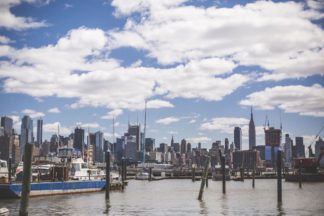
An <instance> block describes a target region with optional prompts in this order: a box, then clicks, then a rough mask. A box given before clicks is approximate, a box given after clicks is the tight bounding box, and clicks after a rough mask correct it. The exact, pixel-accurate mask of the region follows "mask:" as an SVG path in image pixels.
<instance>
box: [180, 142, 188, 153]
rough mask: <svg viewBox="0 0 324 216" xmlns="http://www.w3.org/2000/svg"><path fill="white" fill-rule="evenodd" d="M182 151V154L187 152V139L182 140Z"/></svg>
mask: <svg viewBox="0 0 324 216" xmlns="http://www.w3.org/2000/svg"><path fill="white" fill-rule="evenodd" d="M180 153H181V154H186V153H187V141H186V140H185V139H182V140H181V145H180Z"/></svg>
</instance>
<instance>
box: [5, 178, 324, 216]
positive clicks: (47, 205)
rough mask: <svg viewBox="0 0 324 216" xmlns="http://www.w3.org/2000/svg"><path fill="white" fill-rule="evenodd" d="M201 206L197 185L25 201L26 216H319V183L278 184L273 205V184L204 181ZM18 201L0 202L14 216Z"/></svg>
mask: <svg viewBox="0 0 324 216" xmlns="http://www.w3.org/2000/svg"><path fill="white" fill-rule="evenodd" d="M208 186H209V187H208V188H205V191H204V194H203V201H198V200H197V197H198V193H199V188H200V181H196V182H192V181H191V180H161V181H153V182H147V181H136V180H131V181H129V183H128V186H127V187H126V189H125V191H124V192H117V191H115V192H111V193H110V201H109V202H106V200H105V193H104V192H98V193H85V194H75V195H56V196H48V197H33V198H30V206H29V215H30V216H34V215H36V216H43V215H92V216H94V215H141V216H142V215H161V216H162V215H177V216H178V215H186V216H191V215H324V183H304V184H303V187H302V189H299V188H298V183H288V182H284V181H283V197H282V198H283V203H282V205H281V206H278V205H277V182H276V180H275V179H271V180H266V179H262V180H261V179H260V180H256V183H255V188H254V189H252V182H251V180H245V181H244V182H235V181H229V182H226V195H223V194H222V182H218V181H217V182H216V181H209V185H208ZM19 205H20V200H0V208H1V207H6V208H8V209H9V210H10V215H18V212H19Z"/></svg>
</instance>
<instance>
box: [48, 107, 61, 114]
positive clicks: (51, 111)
mask: <svg viewBox="0 0 324 216" xmlns="http://www.w3.org/2000/svg"><path fill="white" fill-rule="evenodd" d="M47 112H49V113H60V112H61V110H60V109H59V108H57V107H53V108H51V109H49V110H48V111H47Z"/></svg>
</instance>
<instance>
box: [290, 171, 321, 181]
mask: <svg viewBox="0 0 324 216" xmlns="http://www.w3.org/2000/svg"><path fill="white" fill-rule="evenodd" d="M285 180H286V181H287V182H298V181H299V176H298V174H286V175H285ZM301 180H302V182H324V175H323V174H317V173H314V174H302V175H301Z"/></svg>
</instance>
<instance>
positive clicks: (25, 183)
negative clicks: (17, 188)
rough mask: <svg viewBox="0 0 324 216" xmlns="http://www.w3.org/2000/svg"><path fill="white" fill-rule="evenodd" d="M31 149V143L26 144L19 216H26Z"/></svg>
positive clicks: (30, 171) (30, 170)
mask: <svg viewBox="0 0 324 216" xmlns="http://www.w3.org/2000/svg"><path fill="white" fill-rule="evenodd" d="M33 147H34V145H33V144H31V143H26V145H25V152H24V170H23V182H22V191H21V200H20V210H19V216H28V203H29V193H30V178H31V173H32V169H31V165H32V157H33Z"/></svg>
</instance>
